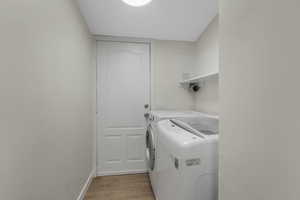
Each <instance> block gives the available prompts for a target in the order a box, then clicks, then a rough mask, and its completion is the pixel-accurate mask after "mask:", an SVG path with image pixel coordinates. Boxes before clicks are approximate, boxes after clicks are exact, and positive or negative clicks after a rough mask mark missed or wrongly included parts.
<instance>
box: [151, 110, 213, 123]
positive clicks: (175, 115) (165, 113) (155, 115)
mask: <svg viewBox="0 0 300 200" xmlns="http://www.w3.org/2000/svg"><path fill="white" fill-rule="evenodd" d="M150 116H151V118H152V120H154V121H160V120H164V119H180V120H183V121H186V120H189V119H199V118H203V117H213V118H218V117H217V116H213V115H208V114H205V113H201V112H196V111H188V110H186V111H184V110H181V111H180V110H173V111H172V110H153V111H151V112H150Z"/></svg>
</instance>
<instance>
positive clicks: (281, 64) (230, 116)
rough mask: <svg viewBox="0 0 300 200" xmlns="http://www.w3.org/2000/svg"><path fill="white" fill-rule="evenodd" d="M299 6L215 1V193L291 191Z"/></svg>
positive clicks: (225, 197) (277, 194)
mask: <svg viewBox="0 0 300 200" xmlns="http://www.w3.org/2000/svg"><path fill="white" fill-rule="evenodd" d="M299 8H300V1H294V0H288V1H272V0H221V1H220V36H221V39H220V40H221V42H220V47H221V66H220V69H221V79H220V97H221V101H220V102H221V107H220V110H221V112H220V113H221V117H220V122H221V124H220V136H221V138H220V195H219V197H220V200H241V199H242V200H253V199H255V200H283V199H286V200H298V199H299V196H300V190H299V185H300V172H299V169H300V162H299V152H300V145H299V141H300V134H299V133H300V123H299V121H300V120H299V113H300V106H299V102H300V93H299V85H300V79H299V74H300V67H299V66H300V59H299V47H300V40H299V35H300V26H299V18H300V12H299Z"/></svg>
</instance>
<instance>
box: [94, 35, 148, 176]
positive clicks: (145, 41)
mask: <svg viewBox="0 0 300 200" xmlns="http://www.w3.org/2000/svg"><path fill="white" fill-rule="evenodd" d="M94 38H95V42H96V53H95V54H96V55H95V59H96V87H95V88H96V112H95V122H96V134H95V137H94V140H95V141H94V149H93V151H94V155H93V157H94V162H93V163H94V166H93V167H94V169H95V171H96V172H95V173H96V177H98V176H110V175H122V174H128V173H127V172H124V173H123V172H120V173H109V174H104V173H100V174H99V173H98V171H97V163H98V152H97V149H98V142H97V137H98V134H100V131H101V128H100V127H99V124H98V113H99V111H98V109H99V105H98V89H99V88H98V70H99V69H98V42H119V43H137V44H147V45H149V110H150V111H151V110H152V83H153V80H152V73H153V72H152V69H153V67H152V63H153V61H152V59H153V57H152V55H153V53H152V45H153V42H152V40H151V39H145V38H131V37H115V36H101V35H96V36H94ZM145 172H146V171H135V172H132V173H145Z"/></svg>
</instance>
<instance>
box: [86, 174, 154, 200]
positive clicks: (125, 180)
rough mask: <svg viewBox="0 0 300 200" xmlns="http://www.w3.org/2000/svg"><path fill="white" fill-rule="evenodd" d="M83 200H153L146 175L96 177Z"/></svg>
mask: <svg viewBox="0 0 300 200" xmlns="http://www.w3.org/2000/svg"><path fill="white" fill-rule="evenodd" d="M84 200H155V199H154V196H153V193H152V189H151V185H150V181H149V177H148V175H147V174H136V175H121V176H105V177H97V178H95V179H94V180H93V182H92V183H91V186H90V188H89V190H88V192H87V194H86V197H85V199H84Z"/></svg>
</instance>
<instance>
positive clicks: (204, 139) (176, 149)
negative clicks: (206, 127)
mask: <svg viewBox="0 0 300 200" xmlns="http://www.w3.org/2000/svg"><path fill="white" fill-rule="evenodd" d="M174 122H175V123H174ZM180 123H181V124H180ZM158 130H159V133H160V141H161V143H162V144H163V145H164V146H165V147H166V148H167V149H168V150H169V151H170V153H172V154H173V155H174V156H176V157H178V158H189V157H191V156H192V157H193V156H197V155H203V154H207V153H209V151H211V148H214V147H215V146H216V145H217V143H218V134H211V133H209V134H206V133H203V132H199V131H197V130H195V129H194V128H193V127H190V126H189V125H187V124H185V123H184V122H180V121H175V120H173V122H172V120H162V121H160V122H158Z"/></svg>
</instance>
